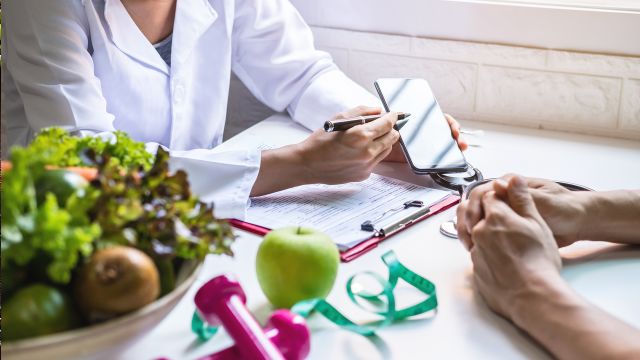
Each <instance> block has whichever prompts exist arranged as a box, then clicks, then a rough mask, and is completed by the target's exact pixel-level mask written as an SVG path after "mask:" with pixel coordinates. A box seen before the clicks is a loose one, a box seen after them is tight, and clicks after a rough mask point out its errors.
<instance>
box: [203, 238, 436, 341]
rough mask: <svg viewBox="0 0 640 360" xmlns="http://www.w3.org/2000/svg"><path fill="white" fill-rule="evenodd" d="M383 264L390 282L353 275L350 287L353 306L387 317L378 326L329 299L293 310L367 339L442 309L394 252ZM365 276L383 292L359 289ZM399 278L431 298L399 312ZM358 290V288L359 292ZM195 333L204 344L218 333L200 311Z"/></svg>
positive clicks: (376, 276)
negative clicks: (317, 316) (363, 322)
mask: <svg viewBox="0 0 640 360" xmlns="http://www.w3.org/2000/svg"><path fill="white" fill-rule="evenodd" d="M382 261H383V262H384V263H385V265H387V268H388V269H389V277H388V278H387V279H385V278H383V277H382V276H380V275H379V274H377V273H375V272H371V271H364V272H361V273H358V274H355V275H353V276H351V277H350V278H349V280H348V281H347V285H346V286H347V295H348V296H349V299H351V301H353V303H355V304H356V305H357V306H358V307H360V308H361V309H363V310H365V311H369V312H373V313H375V314H378V315H380V316H382V317H383V319H382V321H381V322H378V323H377V324H376V325H358V324H356V323H354V322H353V321H351V320H349V318H347V317H346V316H344V315H342V313H340V312H339V311H338V310H336V308H335V307H333V305H331V304H329V303H328V302H327V301H326V300H324V299H319V298H317V299H309V300H303V301H300V302H298V303H297V304H295V305H293V307H292V308H291V311H293V312H295V313H297V314H300V315H301V316H303V317H305V318H308V317H310V316H311V315H312V314H313V313H315V312H317V313H319V314H321V315H322V316H324V317H325V318H327V319H328V320H329V321H331V322H333V323H334V324H336V325H338V326H340V327H341V328H343V329H345V330H349V331H353V332H355V333H357V334H360V335H364V336H371V335H375V331H376V330H377V329H379V328H381V327H384V326H387V325H389V324H391V323H393V322H394V321H397V320H402V319H406V318H408V317H411V316H416V315H420V314H424V313H426V312H429V311H431V310H435V309H436V308H437V307H438V297H437V296H436V286H435V285H434V284H433V283H432V282H431V281H429V280H427V279H425V278H423V277H422V276H420V275H418V274H416V273H415V272H413V271H411V270H410V269H408V268H407V267H405V266H404V265H402V263H401V262H400V261H399V260H398V258H397V257H396V254H395V253H394V252H393V250H390V251H388V252H386V253H385V254H384V255H382ZM363 275H367V276H370V277H371V278H373V279H375V280H376V281H377V282H378V283H379V284H380V286H381V290H380V291H378V292H368V291H366V290H363V289H359V288H358V287H357V286H355V285H354V284H355V283H354V279H355V278H357V277H359V276H363ZM399 279H403V280H404V281H406V282H407V283H408V284H409V285H411V286H413V287H414V288H416V289H418V290H419V291H420V292H422V293H424V294H425V295H427V298H426V299H425V300H423V301H421V302H419V303H417V304H414V305H411V306H408V307H406V308H403V309H397V308H396V298H395V295H394V294H393V290H394V289H395V287H396V285H397V284H398V280H399ZM354 287H355V288H356V289H355V290H354ZM363 303H368V304H370V305H374V306H376V307H377V308H380V310H371V309H370V308H368V307H365V306H364V305H363ZM191 330H192V331H193V332H194V333H195V334H196V335H197V336H198V338H199V339H200V340H203V341H204V340H208V339H210V338H211V337H212V336H213V335H215V334H216V333H217V332H218V328H217V327H214V326H209V325H207V324H206V323H205V322H204V321H202V319H201V318H200V316H199V315H198V313H197V311H196V312H194V313H193V317H192V319H191Z"/></svg>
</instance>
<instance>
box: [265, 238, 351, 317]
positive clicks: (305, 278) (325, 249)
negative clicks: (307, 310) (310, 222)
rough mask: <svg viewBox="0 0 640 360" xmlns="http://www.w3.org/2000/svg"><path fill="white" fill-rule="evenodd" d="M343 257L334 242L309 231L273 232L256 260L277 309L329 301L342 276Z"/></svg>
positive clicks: (270, 299) (269, 295)
mask: <svg viewBox="0 0 640 360" xmlns="http://www.w3.org/2000/svg"><path fill="white" fill-rule="evenodd" d="M339 263H340V255H339V254H338V249H337V247H336V245H335V244H334V243H333V241H332V240H331V238H330V237H329V236H328V235H326V234H325V233H323V232H320V231H318V230H315V229H312V228H307V227H295V226H293V227H285V228H281V229H276V230H272V231H270V232H269V233H268V234H267V235H266V236H265V237H264V240H263V241H262V244H260V248H259V249H258V255H257V257H256V272H257V274H258V282H259V283H260V287H261V288H262V291H263V292H264V294H265V295H266V296H267V299H269V301H270V302H271V303H272V304H273V305H274V306H275V307H276V308H290V307H291V306H292V305H293V304H295V303H297V302H298V301H301V300H305V299H311V298H317V297H320V298H324V297H326V296H327V295H328V294H329V292H330V291H331V288H332V287H333V283H334V282H335V280H336V275H337V273H338V264H339Z"/></svg>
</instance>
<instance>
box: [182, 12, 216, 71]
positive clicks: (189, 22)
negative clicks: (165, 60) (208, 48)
mask: <svg viewBox="0 0 640 360" xmlns="http://www.w3.org/2000/svg"><path fill="white" fill-rule="evenodd" d="M217 18H218V13H217V12H216V11H215V10H214V9H213V8H212V7H211V5H210V4H209V1H208V0H178V3H177V6H176V18H175V21H174V24H173V45H172V46H173V48H172V54H171V57H172V59H171V64H174V63H182V62H184V60H185V59H186V58H187V56H188V55H189V54H190V53H191V51H192V50H193V48H194V47H195V46H196V44H197V43H198V40H199V38H200V36H201V35H202V34H203V33H204V32H205V31H206V30H207V29H208V28H209V27H210V26H211V25H212V24H213V23H214V22H215V21H216V19H217Z"/></svg>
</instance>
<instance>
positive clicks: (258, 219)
mask: <svg viewBox="0 0 640 360" xmlns="http://www.w3.org/2000/svg"><path fill="white" fill-rule="evenodd" d="M449 194H450V193H449V192H447V191H443V190H438V189H430V188H425V187H422V186H419V185H415V184H411V183H408V182H404V181H401V180H397V179H393V178H389V177H384V176H381V175H377V174H371V176H370V177H369V179H367V180H365V181H363V182H358V183H348V184H342V185H321V184H317V185H304V186H299V187H296V188H293V189H288V190H283V191H280V192H277V193H273V194H269V195H265V196H260V197H255V198H252V199H251V206H250V207H249V209H248V211H247V218H246V220H245V221H247V222H249V223H252V224H256V225H260V226H264V227H267V228H270V229H275V228H279V227H284V226H309V227H313V228H316V229H318V230H321V231H323V232H325V233H326V234H327V235H329V236H330V237H331V238H332V239H333V240H334V242H335V243H336V244H337V245H338V247H339V248H340V249H341V250H345V249H348V248H351V247H353V246H355V245H357V244H359V243H360V242H362V241H364V240H366V239H369V238H371V236H372V235H373V232H368V231H363V230H361V229H360V225H361V224H362V223H363V222H364V221H366V220H372V221H373V220H375V219H377V218H379V217H380V216H381V215H382V214H383V213H385V212H386V211H388V210H390V209H393V208H402V205H403V204H404V203H405V202H407V201H413V200H420V201H422V202H423V203H424V206H431V205H432V204H434V203H436V202H438V201H439V200H441V199H443V198H444V197H446V196H447V195H449ZM416 210H417V209H416V208H415V207H414V208H407V209H402V210H398V211H395V212H388V213H387V214H385V216H384V218H383V219H381V220H380V221H376V224H375V225H376V228H378V227H380V226H381V225H384V224H389V223H391V222H393V221H395V220H398V219H400V218H403V217H405V216H407V215H408V214H411V213H412V212H415V211H416Z"/></svg>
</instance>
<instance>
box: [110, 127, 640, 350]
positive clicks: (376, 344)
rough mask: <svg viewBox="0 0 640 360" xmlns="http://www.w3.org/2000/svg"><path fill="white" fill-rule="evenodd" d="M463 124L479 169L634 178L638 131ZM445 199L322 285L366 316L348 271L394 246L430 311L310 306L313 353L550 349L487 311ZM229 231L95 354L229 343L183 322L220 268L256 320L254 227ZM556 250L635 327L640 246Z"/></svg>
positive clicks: (611, 180) (609, 184)
mask: <svg viewBox="0 0 640 360" xmlns="http://www.w3.org/2000/svg"><path fill="white" fill-rule="evenodd" d="M463 125H466V126H468V127H471V128H474V129H483V130H485V135H484V136H483V137H479V138H477V139H476V138H474V137H471V136H469V137H468V139H469V140H471V141H472V142H479V143H481V144H482V147H472V148H471V149H470V150H469V151H467V157H468V159H469V160H470V162H471V163H472V164H473V165H475V166H476V167H478V168H480V169H482V171H483V172H484V173H485V176H487V177H490V176H499V175H502V174H504V173H506V172H516V173H520V174H524V175H529V176H538V177H546V178H553V179H558V180H565V181H571V182H576V183H580V184H584V185H587V186H590V187H592V188H594V189H597V190H609V189H621V188H640V142H638V141H635V142H633V141H623V140H616V139H609V138H599V137H590V136H582V135H573V134H566V133H558V132H550V131H542V130H532V129H522V128H514V127H507V126H497V125H489V124H486V123H471V122H463ZM283 129H284V130H283ZM287 129H288V130H287ZM287 131H291V136H290V137H289V136H287V138H288V139H290V140H291V141H294V140H295V139H297V138H299V137H300V136H303V135H304V132H303V131H302V130H301V129H299V128H297V127H296V126H291V125H290V123H289V122H288V120H287V119H286V118H285V117H283V116H281V115H277V116H274V117H271V118H269V119H267V120H265V121H263V122H262V123H259V124H258V125H256V126H254V127H253V128H251V129H249V130H247V131H246V132H245V133H243V134H242V136H241V137H239V138H233V139H231V140H230V141H229V143H228V144H227V143H225V144H224V145H223V146H224V147H226V148H232V147H234V146H243V144H245V143H246V141H247V138H248V137H251V136H253V137H256V139H257V138H259V137H260V136H282V135H283V134H284V133H283V132H287ZM239 139H242V140H239ZM376 172H379V173H381V174H384V175H390V176H396V177H400V178H403V179H405V180H410V181H413V182H416V183H420V184H429V183H430V182H429V180H428V179H427V178H424V177H419V176H414V175H413V174H411V173H410V172H409V171H408V170H407V169H406V168H405V167H404V166H403V165H401V164H383V165H381V166H379V168H378V169H377V171H376ZM454 211H455V210H454V209H450V210H448V211H446V212H444V213H442V214H439V215H436V216H434V217H432V218H430V219H428V220H426V221H423V222H421V223H419V224H417V225H415V226H413V227H411V228H409V229H407V230H406V231H404V232H402V233H400V234H398V235H396V236H393V237H391V238H390V239H388V240H387V241H385V242H383V243H382V244H381V245H380V246H379V247H378V248H376V249H374V250H373V251H371V252H369V253H367V254H365V255H364V256H362V257H360V258H358V259H356V260H354V261H352V262H350V263H347V264H341V266H340V269H339V273H338V278H337V280H336V283H335V286H334V288H333V290H332V292H331V294H330V295H329V297H328V300H329V301H330V302H331V303H332V304H334V305H335V306H336V307H338V308H339V309H340V310H341V311H343V313H344V314H346V315H347V316H349V317H350V318H352V319H354V320H355V321H357V322H360V321H367V320H374V319H376V318H375V316H372V315H369V314H367V313H364V312H362V311H361V310H359V309H358V308H356V307H355V306H354V305H352V304H351V303H350V301H349V300H348V298H347V295H346V292H345V290H344V285H345V282H346V279H347V278H348V277H350V276H351V275H353V274H355V273H357V272H360V271H363V270H374V271H377V272H380V273H381V274H386V268H385V266H384V265H383V264H382V262H381V260H380V256H381V255H382V254H383V253H384V252H386V251H387V250H390V249H393V250H394V251H395V252H396V254H397V255H398V258H399V259H400V261H402V262H403V263H404V264H405V265H406V266H408V267H409V268H411V269H412V270H413V271H415V272H417V273H419V274H421V275H423V276H425V277H427V278H428V279H430V280H431V281H433V282H435V284H436V286H437V291H438V299H439V304H440V305H439V309H438V312H437V314H435V315H431V316H426V317H422V318H419V319H411V320H408V321H404V322H401V323H396V324H392V325H391V326H389V327H387V328H384V329H382V330H380V331H379V332H378V336H377V337H375V338H365V337H362V336H359V335H356V334H353V333H350V332H348V331H344V330H341V329H339V328H337V327H335V326H333V325H332V324H330V323H328V322H326V321H323V320H322V319H319V318H315V317H314V318H312V319H311V320H310V326H311V328H312V348H311V355H310V358H311V359H343V358H344V359H368V360H369V359H414V358H428V357H432V358H443V357H447V358H455V359H464V358H474V359H480V358H497V357H499V358H508V359H525V358H526V359H532V358H533V359H543V358H548V357H549V355H548V354H547V353H546V352H545V351H544V350H543V349H542V348H540V347H539V346H538V345H537V344H536V343H535V342H534V341H533V340H532V339H531V338H529V337H528V336H527V335H526V334H524V333H523V332H522V331H520V330H518V329H517V328H516V327H514V326H513V325H512V324H511V323H509V322H508V321H505V320H504V319H502V318H500V317H498V316H496V315H495V314H493V313H492V312H491V311H490V310H489V309H488V308H487V307H486V305H485V304H484V303H483V301H482V300H481V299H480V298H479V296H478V294H476V293H475V292H474V288H473V282H472V281H471V262H470V259H469V255H468V253H467V252H466V251H465V250H464V248H463V247H462V246H461V245H460V244H459V242H458V241H457V240H453V239H450V238H446V237H444V236H442V235H441V234H440V233H439V231H438V227H439V226H440V224H441V223H442V222H443V221H445V220H448V219H450V218H451V217H452V216H453V214H454ZM639 221H640V220H639ZM236 234H237V235H238V238H237V240H236V242H235V244H234V246H233V249H234V252H235V257H234V258H229V257H216V256H210V257H209V258H208V259H207V261H206V264H205V266H204V268H203V270H202V272H201V274H200V277H199V279H198V281H197V282H196V284H195V285H194V286H193V287H192V288H191V290H190V291H189V293H188V294H187V296H186V297H185V298H184V299H183V300H182V301H181V302H180V303H179V304H178V306H177V307H176V308H175V309H174V310H173V312H172V313H171V314H170V315H169V316H168V317H167V318H166V319H164V320H163V321H162V322H161V323H160V324H159V325H158V326H157V327H155V328H154V329H153V330H152V331H150V332H149V333H148V334H146V335H143V336H142V337H141V338H140V339H139V340H137V341H136V342H134V343H133V344H131V345H129V346H128V347H126V348H124V349H113V351H112V353H110V354H101V355H100V356H99V357H101V358H102V357H108V358H123V359H152V358H157V357H161V356H164V357H169V358H171V359H193V358H198V357H200V356H203V355H206V354H209V353H212V352H215V351H217V350H219V349H221V348H224V347H226V346H228V345H229V344H230V343H231V340H230V338H229V337H228V336H227V334H225V333H224V332H222V333H219V334H218V335H216V337H214V338H213V339H211V340H210V341H208V342H206V343H202V344H200V343H198V341H197V340H196V338H195V336H194V335H193V334H192V333H191V332H190V321H191V314H192V313H193V311H194V305H193V294H194V293H195V291H196V290H197V288H198V287H199V286H200V285H201V284H202V283H203V282H204V281H206V280H208V279H210V278H212V277H214V276H216V275H218V274H221V273H228V274H234V275H235V276H236V277H237V278H238V279H239V281H240V283H241V284H242V286H243V288H244V290H245V292H246V293H247V297H248V306H249V308H250V309H251V311H253V312H254V314H256V317H257V318H258V320H259V321H264V320H265V319H266V318H267V317H268V314H269V313H270V311H271V309H270V308H269V305H268V303H267V301H266V299H265V297H264V295H263V294H262V292H261V290H260V288H259V285H258V282H257V279H256V276H255V268H254V266H255V265H254V262H255V255H256V252H257V248H258V245H259V243H260V240H261V238H260V237H258V236H255V235H252V234H249V233H246V232H243V231H239V230H237V231H236ZM639 236H640V235H639ZM563 256H564V258H565V267H564V270H563V276H564V277H565V278H566V279H567V280H568V281H569V283H570V284H571V285H572V286H573V287H574V288H575V289H576V290H577V291H578V292H579V293H580V294H582V295H583V296H585V297H586V298H587V299H589V300H590V301H591V302H593V303H594V304H596V305H598V306H600V307H602V308H604V309H605V310H607V311H609V312H610V313H612V314H613V315H615V316H618V317H620V318H622V319H624V320H625V321H627V322H629V323H630V324H632V325H634V326H636V327H640V305H639V304H640V281H638V279H640V248H638V247H636V248H630V247H620V246H608V245H604V244H602V243H592V242H582V243H578V244H575V245H573V246H571V247H569V248H567V249H563ZM400 291H402V290H400Z"/></svg>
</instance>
